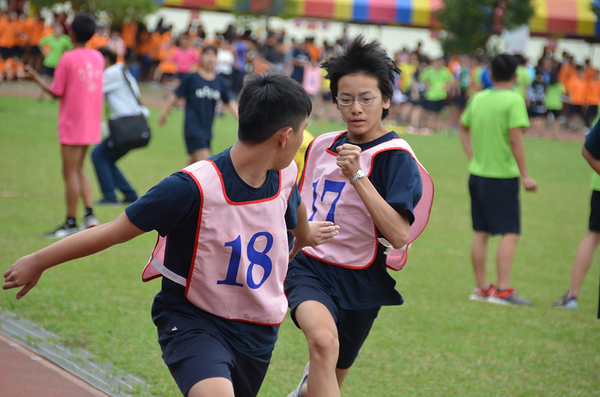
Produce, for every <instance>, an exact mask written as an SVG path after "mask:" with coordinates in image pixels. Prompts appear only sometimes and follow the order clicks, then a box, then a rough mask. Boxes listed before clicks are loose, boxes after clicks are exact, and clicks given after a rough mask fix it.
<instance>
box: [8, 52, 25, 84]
mask: <svg viewBox="0 0 600 397" xmlns="http://www.w3.org/2000/svg"><path fill="white" fill-rule="evenodd" d="M24 73H25V64H24V63H23V61H22V60H21V58H19V57H12V58H8V59H7V60H6V61H5V62H4V75H5V76H6V81H13V80H15V79H16V78H18V77H19V76H21V75H23V74H24Z"/></svg>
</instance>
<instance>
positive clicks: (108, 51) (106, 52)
mask: <svg viewBox="0 0 600 397" xmlns="http://www.w3.org/2000/svg"><path fill="white" fill-rule="evenodd" d="M98 51H99V52H100V54H102V56H103V57H104V58H106V59H107V60H108V63H109V65H108V66H112V65H114V64H115V63H117V53H116V52H115V50H114V49H113V48H112V47H109V46H104V47H101V48H98Z"/></svg>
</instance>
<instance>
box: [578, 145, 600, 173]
mask: <svg viewBox="0 0 600 397" xmlns="http://www.w3.org/2000/svg"><path fill="white" fill-rule="evenodd" d="M581 154H582V155H583V158H584V159H586V160H587V162H588V163H589V165H590V167H592V169H593V170H594V171H596V172H597V173H598V174H600V159H597V158H595V157H594V156H592V154H591V153H590V152H589V151H588V150H587V149H586V148H585V146H584V147H583V148H582V149H581Z"/></svg>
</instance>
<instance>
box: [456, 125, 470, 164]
mask: <svg viewBox="0 0 600 397" xmlns="http://www.w3.org/2000/svg"><path fill="white" fill-rule="evenodd" d="M458 133H459V135H460V143H462V146H463V149H465V153H466V154H467V157H468V158H469V161H471V160H473V142H471V130H469V129H468V128H467V127H466V126H465V125H464V124H463V123H460V125H459V126H458Z"/></svg>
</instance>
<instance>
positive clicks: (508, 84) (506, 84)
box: [494, 80, 514, 90]
mask: <svg viewBox="0 0 600 397" xmlns="http://www.w3.org/2000/svg"><path fill="white" fill-rule="evenodd" d="M513 85H514V82H513V81H512V80H511V81H496V82H494V89H495V90H512V88H513Z"/></svg>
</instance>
